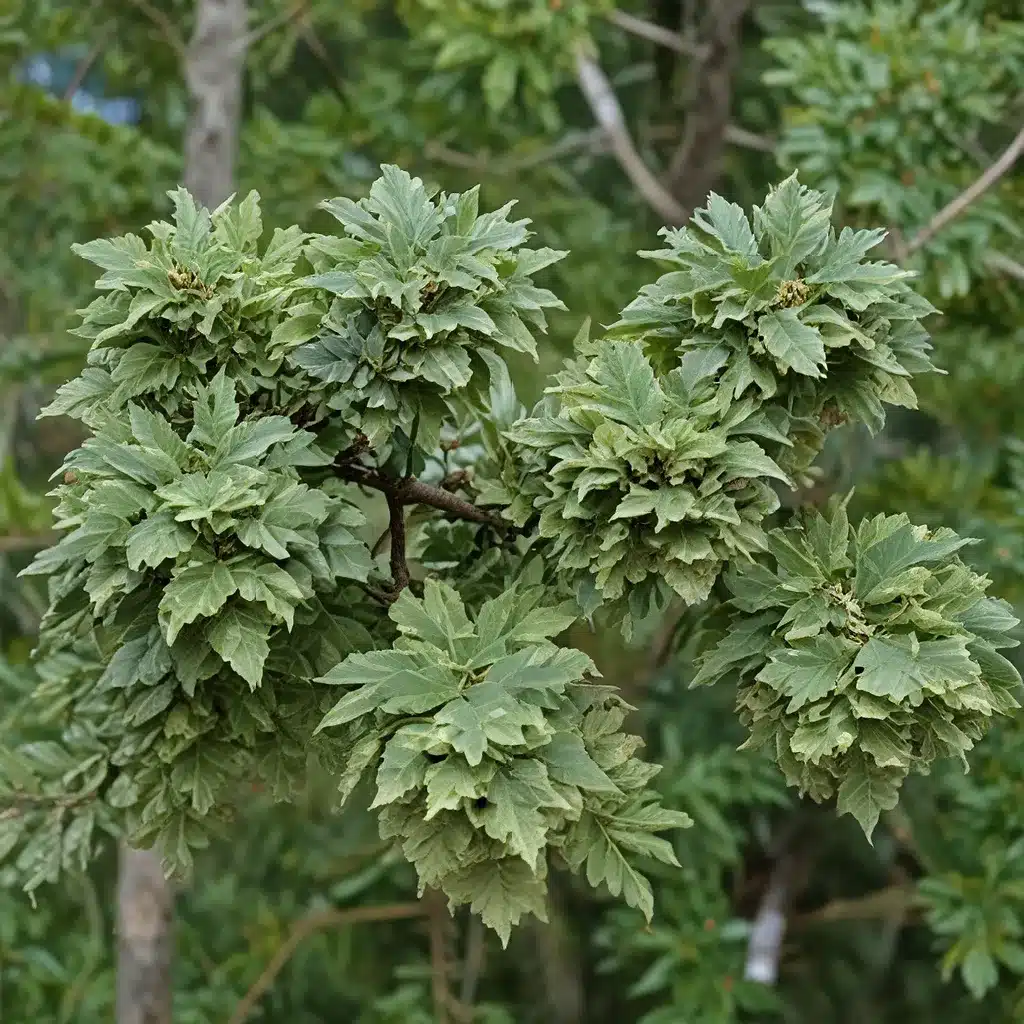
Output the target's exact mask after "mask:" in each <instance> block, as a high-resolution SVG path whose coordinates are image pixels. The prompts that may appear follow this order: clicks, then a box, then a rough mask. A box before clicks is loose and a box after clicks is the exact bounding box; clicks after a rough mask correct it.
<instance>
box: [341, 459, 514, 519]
mask: <svg viewBox="0 0 1024 1024" xmlns="http://www.w3.org/2000/svg"><path fill="white" fill-rule="evenodd" d="M334 471H335V473H336V474H337V475H338V476H339V477H341V479H342V480H348V481H349V482H350V483H354V484H360V485H361V486H363V487H369V488H371V489H373V490H375V491H381V492H382V493H383V494H384V495H385V496H393V497H394V499H395V500H397V501H398V502H400V503H401V504H402V505H429V506H430V507H431V508H436V509H438V510H440V511H441V512H445V513H447V514H448V515H450V516H452V517H454V518H455V519H466V520H469V522H472V523H485V524H486V525H488V526H493V527H494V528H495V529H496V530H501V531H503V532H508V531H510V530H512V528H513V527H512V524H511V523H506V522H505V521H504V520H503V519H500V518H499V517H498V516H495V515H492V514H491V513H490V512H487V511H485V510H484V509H482V508H478V507H477V506H476V505H474V504H472V503H471V502H468V501H466V499H465V498H460V497H459V495H457V494H453V493H452V492H451V491H446V490H444V489H443V488H441V487H434V486H433V485H432V484H425V483H423V482H422V481H420V480H417V479H415V478H414V477H408V478H407V479H404V480H396V479H395V478H394V477H389V476H386V475H385V474H383V473H381V472H380V471H379V470H376V469H371V468H370V467H369V466H362V465H360V464H359V463H357V462H347V461H339V462H336V463H335V464H334ZM389 508H390V502H389Z"/></svg>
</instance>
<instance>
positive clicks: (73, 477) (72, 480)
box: [64, 469, 78, 484]
mask: <svg viewBox="0 0 1024 1024" xmlns="http://www.w3.org/2000/svg"><path fill="white" fill-rule="evenodd" d="M64 483H66V484H77V483H78V474H77V473H76V472H75V471H74V470H73V469H69V470H68V471H67V472H66V473H65V474H64Z"/></svg>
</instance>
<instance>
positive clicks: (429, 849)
mask: <svg viewBox="0 0 1024 1024" xmlns="http://www.w3.org/2000/svg"><path fill="white" fill-rule="evenodd" d="M544 593H545V591H544V588H543V587H524V586H518V587H513V588H510V589H509V590H507V591H505V592H504V593H503V594H502V595H501V596H499V597H497V598H494V599H492V600H489V601H487V602H485V603H484V604H483V605H482V606H481V607H480V609H479V611H478V612H477V614H476V616H475V617H474V618H472V619H471V618H470V616H469V614H468V613H467V610H466V607H465V605H464V604H463V602H462V600H461V598H460V597H459V595H458V594H457V593H456V591H455V590H454V589H453V588H451V587H449V586H448V585H446V584H444V583H440V582H436V581H434V580H427V582H426V586H425V591H424V596H423V597H422V598H418V597H415V596H414V595H413V594H412V592H411V591H410V590H408V589H406V590H405V591H403V592H402V594H401V596H400V597H399V598H398V600H397V601H396V602H395V603H394V604H393V605H392V606H391V609H390V611H389V616H390V618H391V620H392V621H393V622H394V623H395V625H396V626H397V627H398V630H399V634H400V635H399V637H398V639H397V640H396V641H395V642H394V644H393V646H392V648H391V649H390V650H378V651H370V652H367V653H361V654H352V655H349V657H347V658H346V659H345V660H344V661H343V662H342V663H341V664H340V665H338V666H337V668H335V669H333V670H332V671H331V672H329V673H327V675H326V676H324V677H323V678H322V679H321V680H320V682H321V683H323V684H325V685H333V686H345V687H348V688H349V689H348V692H347V693H346V694H345V696H343V697H342V698H341V699H340V700H339V701H338V703H337V704H336V705H335V706H334V708H332V709H331V710H330V711H329V712H328V713H327V715H325V717H324V719H323V721H322V722H321V723H320V726H319V727H318V728H319V729H332V730H333V729H341V728H344V729H345V730H346V731H347V735H346V747H347V749H348V751H349V754H348V758H347V762H346V764H345V766H344V768H343V770H342V772H341V782H340V790H341V793H342V797H343V799H345V798H347V797H348V796H349V795H350V794H351V792H352V790H353V789H354V788H355V786H356V785H357V783H358V782H359V780H360V779H361V778H362V776H363V775H364V773H367V772H370V771H373V770H374V769H376V771H375V793H374V797H373V801H372V803H371V805H370V806H371V807H372V808H379V817H380V831H381V837H382V838H384V839H393V840H396V841H398V842H400V843H401V846H402V850H403V853H404V854H405V856H406V858H407V859H408V860H409V861H410V862H411V863H412V864H413V865H414V866H415V868H416V871H417V874H418V876H419V882H420V888H421V890H422V889H424V888H426V887H436V888H439V889H441V891H443V892H444V893H445V894H446V895H447V896H448V899H449V903H450V904H451V905H452V906H455V905H458V904H462V903H468V904H470V906H471V909H472V910H473V911H474V912H476V913H479V914H480V916H481V917H482V919H483V921H484V923H485V924H487V925H489V926H490V927H491V928H493V929H494V930H495V931H497V932H498V934H499V935H500V936H501V938H502V941H503V942H507V941H508V937H509V933H510V930H511V927H512V926H513V925H514V924H516V923H517V922H518V921H519V919H520V918H521V916H522V915H523V914H527V913H532V914H535V915H536V916H538V917H540V918H541V919H542V920H546V919H547V918H546V909H545V904H546V885H545V879H546V876H547V869H548V860H549V856H552V855H555V856H557V858H558V860H559V861H560V862H561V863H563V864H567V865H568V866H569V867H570V868H572V869H573V870H577V871H578V870H581V869H582V868H583V867H584V866H585V867H586V875H587V880H588V881H589V882H590V884H591V885H594V886H597V885H601V884H602V883H603V884H604V885H605V886H607V888H608V889H609V890H610V891H611V892H612V894H613V895H616V896H618V895H620V894H621V895H622V896H623V898H624V899H625V900H626V902H627V903H629V904H631V905H632V906H635V907H639V908H640V909H641V910H642V911H643V912H644V914H645V915H646V916H647V917H648V919H650V916H651V912H652V907H653V902H652V896H651V889H650V885H649V883H648V882H647V880H646V879H645V878H644V877H643V875H641V874H640V873H639V872H638V871H637V870H636V868H635V867H634V866H633V865H632V863H631V862H630V857H629V856H628V855H632V854H638V855H641V856H648V857H654V858H655V859H657V860H660V861H663V862H665V863H669V864H675V863H677V861H676V858H675V854H674V853H673V851H672V846H671V844H670V843H669V842H668V841H666V840H665V839H663V838H660V837H659V836H658V835H657V833H659V832H661V831H664V830H666V829H671V828H677V827H684V826H686V825H688V824H689V823H690V821H689V818H688V817H687V816H686V815H684V814H680V813H678V812H673V811H669V810H665V809H662V808H661V807H660V806H658V803H657V799H656V797H655V795H654V794H653V792H651V791H650V790H649V789H648V788H647V787H648V783H649V782H650V780H651V779H652V778H653V776H654V775H655V774H656V773H657V771H658V768H657V766H654V765H649V764H645V763H644V762H642V761H640V760H638V759H637V758H636V757H635V756H634V753H635V751H636V750H637V748H638V747H639V746H640V745H641V741H640V740H639V738H638V737H635V736H628V735H626V734H624V733H622V732H621V726H622V723H623V720H624V718H625V715H626V713H627V711H628V710H630V709H629V707H628V705H626V704H625V703H624V702H623V701H622V700H621V699H620V698H619V697H618V696H616V694H615V691H614V689H613V688H611V687H607V686H599V685H596V684H595V683H592V682H590V681H589V680H590V678H591V677H593V676H595V675H597V672H596V669H595V668H594V665H593V662H592V661H591V660H590V658H589V657H587V655H585V654H583V653H582V652H581V651H576V650H572V649H568V648H560V647H557V646H555V645H554V644H552V643H551V642H550V640H549V639H548V638H549V637H551V636H554V635H556V634H558V633H560V632H562V630H564V629H565V628H566V627H567V626H568V625H570V624H571V623H572V622H573V621H574V619H575V617H576V612H575V609H574V608H573V607H572V606H571V605H569V606H568V607H566V606H562V607H555V608H552V607H545V606H544V605H543V603H542V601H543V598H544Z"/></svg>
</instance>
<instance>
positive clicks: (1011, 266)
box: [985, 252, 1024, 281]
mask: <svg viewBox="0 0 1024 1024" xmlns="http://www.w3.org/2000/svg"><path fill="white" fill-rule="evenodd" d="M985 262H986V263H987V264H988V265H989V266H990V267H991V268H992V269H993V270H995V271H997V272H998V273H1002V274H1006V276H1007V277H1015V278H1016V279H1017V280H1018V281H1024V264H1022V263H1018V262H1017V261H1016V260H1011V259H1010V257H1009V256H1005V255H1004V254H1003V253H1001V252H990V253H986V254H985Z"/></svg>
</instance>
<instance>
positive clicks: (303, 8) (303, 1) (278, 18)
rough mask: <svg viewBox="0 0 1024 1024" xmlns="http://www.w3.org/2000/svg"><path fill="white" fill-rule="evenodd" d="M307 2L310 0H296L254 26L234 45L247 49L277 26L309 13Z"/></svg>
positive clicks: (273, 30)
mask: <svg viewBox="0 0 1024 1024" xmlns="http://www.w3.org/2000/svg"><path fill="white" fill-rule="evenodd" d="M309 4H310V0H297V2H296V3H294V4H293V5H292V6H291V7H290V8H289V9H288V10H286V11H282V12H281V13H280V14H277V15H275V16H274V17H273V18H268V19H267V20H266V21H265V22H264V23H263V24H262V25H260V26H259V27H258V28H254V29H253V30H252V31H251V32H250V33H248V35H246V36H245V38H244V39H242V40H240V42H238V43H237V44H236V45H237V46H239V47H240V48H241V49H242V50H243V51H245V50H248V49H249V48H250V47H251V46H255V45H256V44H257V43H258V42H260V40H262V39H265V38H266V37H267V36H269V35H270V34H271V33H272V32H276V31H277V30H278V29H279V28H284V26H285V25H287V24H289V23H290V22H292V21H298V20H300V19H301V18H303V17H305V15H306V14H308V13H309Z"/></svg>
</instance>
